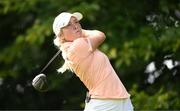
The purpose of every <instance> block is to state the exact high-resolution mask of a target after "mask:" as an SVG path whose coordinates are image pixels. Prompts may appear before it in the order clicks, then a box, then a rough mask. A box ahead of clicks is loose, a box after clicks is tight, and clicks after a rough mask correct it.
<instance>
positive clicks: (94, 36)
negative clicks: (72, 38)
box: [85, 30, 106, 51]
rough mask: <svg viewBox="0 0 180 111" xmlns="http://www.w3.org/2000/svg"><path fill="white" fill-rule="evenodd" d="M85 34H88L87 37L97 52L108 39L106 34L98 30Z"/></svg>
mask: <svg viewBox="0 0 180 111" xmlns="http://www.w3.org/2000/svg"><path fill="white" fill-rule="evenodd" d="M85 33H86V37H87V38H88V39H89V41H90V43H91V46H92V50H93V51H94V50H96V49H97V48H98V47H99V45H101V44H102V43H103V41H104V40H105V38H106V37H105V34H104V33H103V32H101V31H98V30H91V31H89V30H88V31H87V30H85Z"/></svg>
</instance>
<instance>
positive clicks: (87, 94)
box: [85, 92, 91, 103]
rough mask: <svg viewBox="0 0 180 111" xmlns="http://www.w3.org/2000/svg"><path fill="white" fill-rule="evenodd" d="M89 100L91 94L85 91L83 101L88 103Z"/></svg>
mask: <svg viewBox="0 0 180 111" xmlns="http://www.w3.org/2000/svg"><path fill="white" fill-rule="evenodd" d="M90 100H91V95H90V94H89V92H87V93H86V99H85V102H86V103H89V101H90Z"/></svg>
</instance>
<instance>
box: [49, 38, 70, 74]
mask: <svg viewBox="0 0 180 111" xmlns="http://www.w3.org/2000/svg"><path fill="white" fill-rule="evenodd" d="M61 36H62V35H58V36H57V37H56V38H55V39H54V41H53V42H54V45H55V46H57V47H58V48H59V49H60V50H61V51H62V53H61V55H62V57H63V59H64V61H65V62H64V64H63V65H62V66H61V67H60V68H59V69H57V72H59V73H64V72H65V71H66V70H70V71H72V72H73V70H72V68H71V67H70V64H72V62H71V61H69V60H68V59H67V54H66V51H65V49H63V47H62V44H63V43H64V42H65V40H64V39H63V38H62V37H61Z"/></svg>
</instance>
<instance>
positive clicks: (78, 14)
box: [72, 12, 83, 21]
mask: <svg viewBox="0 0 180 111" xmlns="http://www.w3.org/2000/svg"><path fill="white" fill-rule="evenodd" d="M72 15H73V16H74V17H76V18H77V20H78V21H79V20H81V19H82V18H83V15H82V14H81V13H80V12H75V13H73V14H72Z"/></svg>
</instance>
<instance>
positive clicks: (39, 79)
mask: <svg viewBox="0 0 180 111" xmlns="http://www.w3.org/2000/svg"><path fill="white" fill-rule="evenodd" d="M32 85H33V87H34V88H35V89H36V90H38V91H40V92H46V91H47V90H48V83H47V78H46V75H45V74H38V75H37V76H36V77H35V78H34V79H33V80H32Z"/></svg>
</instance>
